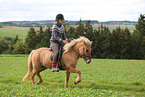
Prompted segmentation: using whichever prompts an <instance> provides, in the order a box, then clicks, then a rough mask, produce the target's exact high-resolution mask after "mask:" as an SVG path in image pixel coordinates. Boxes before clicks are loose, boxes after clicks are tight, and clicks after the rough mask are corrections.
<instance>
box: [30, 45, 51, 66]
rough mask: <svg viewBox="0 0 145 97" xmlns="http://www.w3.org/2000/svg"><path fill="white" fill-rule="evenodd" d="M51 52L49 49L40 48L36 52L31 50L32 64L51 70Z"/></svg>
mask: <svg viewBox="0 0 145 97" xmlns="http://www.w3.org/2000/svg"><path fill="white" fill-rule="evenodd" d="M50 56H51V51H49V48H46V47H42V48H39V49H36V50H33V57H32V58H33V62H34V61H35V62H37V64H39V65H41V66H44V67H46V68H51V64H52V63H51V59H50Z"/></svg>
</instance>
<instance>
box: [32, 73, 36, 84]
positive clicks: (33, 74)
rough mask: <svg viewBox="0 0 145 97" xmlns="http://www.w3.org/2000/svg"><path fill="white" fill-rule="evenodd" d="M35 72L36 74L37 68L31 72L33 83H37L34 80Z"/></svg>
mask: <svg viewBox="0 0 145 97" xmlns="http://www.w3.org/2000/svg"><path fill="white" fill-rule="evenodd" d="M35 74H36V72H35V70H33V71H32V72H31V81H32V85H34V84H35V82H34V76H35Z"/></svg>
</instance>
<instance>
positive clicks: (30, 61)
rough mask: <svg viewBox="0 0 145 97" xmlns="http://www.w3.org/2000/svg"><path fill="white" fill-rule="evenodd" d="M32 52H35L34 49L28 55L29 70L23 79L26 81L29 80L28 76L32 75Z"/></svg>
mask: <svg viewBox="0 0 145 97" xmlns="http://www.w3.org/2000/svg"><path fill="white" fill-rule="evenodd" d="M32 54H33V51H32V52H31V53H30V54H29V57H28V72H27V74H26V75H25V76H24V77H23V79H22V81H26V80H28V78H29V77H30V73H31V72H32V69H33V67H32Z"/></svg>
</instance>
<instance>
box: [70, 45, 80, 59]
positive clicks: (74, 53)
mask: <svg viewBox="0 0 145 97" xmlns="http://www.w3.org/2000/svg"><path fill="white" fill-rule="evenodd" d="M81 46H82V45H81V44H79V43H78V44H76V45H75V46H74V47H72V50H71V52H72V53H73V55H74V56H75V57H77V58H78V59H79V57H80V54H79V48H80V47H81Z"/></svg>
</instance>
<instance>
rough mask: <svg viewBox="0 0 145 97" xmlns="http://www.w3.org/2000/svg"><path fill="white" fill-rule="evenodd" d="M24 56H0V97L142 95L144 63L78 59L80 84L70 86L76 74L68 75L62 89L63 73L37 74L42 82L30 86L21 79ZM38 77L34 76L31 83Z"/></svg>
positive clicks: (142, 61)
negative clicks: (86, 61) (65, 85)
mask: <svg viewBox="0 0 145 97" xmlns="http://www.w3.org/2000/svg"><path fill="white" fill-rule="evenodd" d="M27 58H28V55H0V96H1V97H3V96H4V97H5V96H24V97H29V96H39V97H40V96H52V97H56V96H61V97H64V96H71V97H76V96H80V97H88V96H89V97H94V96H104V97H106V96H111V97H122V96H131V97H132V96H137V97H144V95H145V60H114V59H93V60H92V63H90V64H86V63H85V62H84V61H83V59H80V60H79V62H78V65H77V68H78V69H79V70H81V72H82V82H81V83H79V84H77V85H74V84H73V83H74V81H75V79H76V77H77V74H75V73H72V74H71V75H70V80H69V86H70V87H71V89H65V88H64V84H65V71H60V72H59V73H52V72H51V71H50V70H49V69H47V70H45V71H43V72H41V76H42V78H43V83H42V84H41V85H32V82H31V79H29V80H28V81H26V82H23V81H22V78H23V77H24V75H25V74H26V73H27V69H28V67H27ZM37 81H38V77H37V76H35V83H37Z"/></svg>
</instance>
